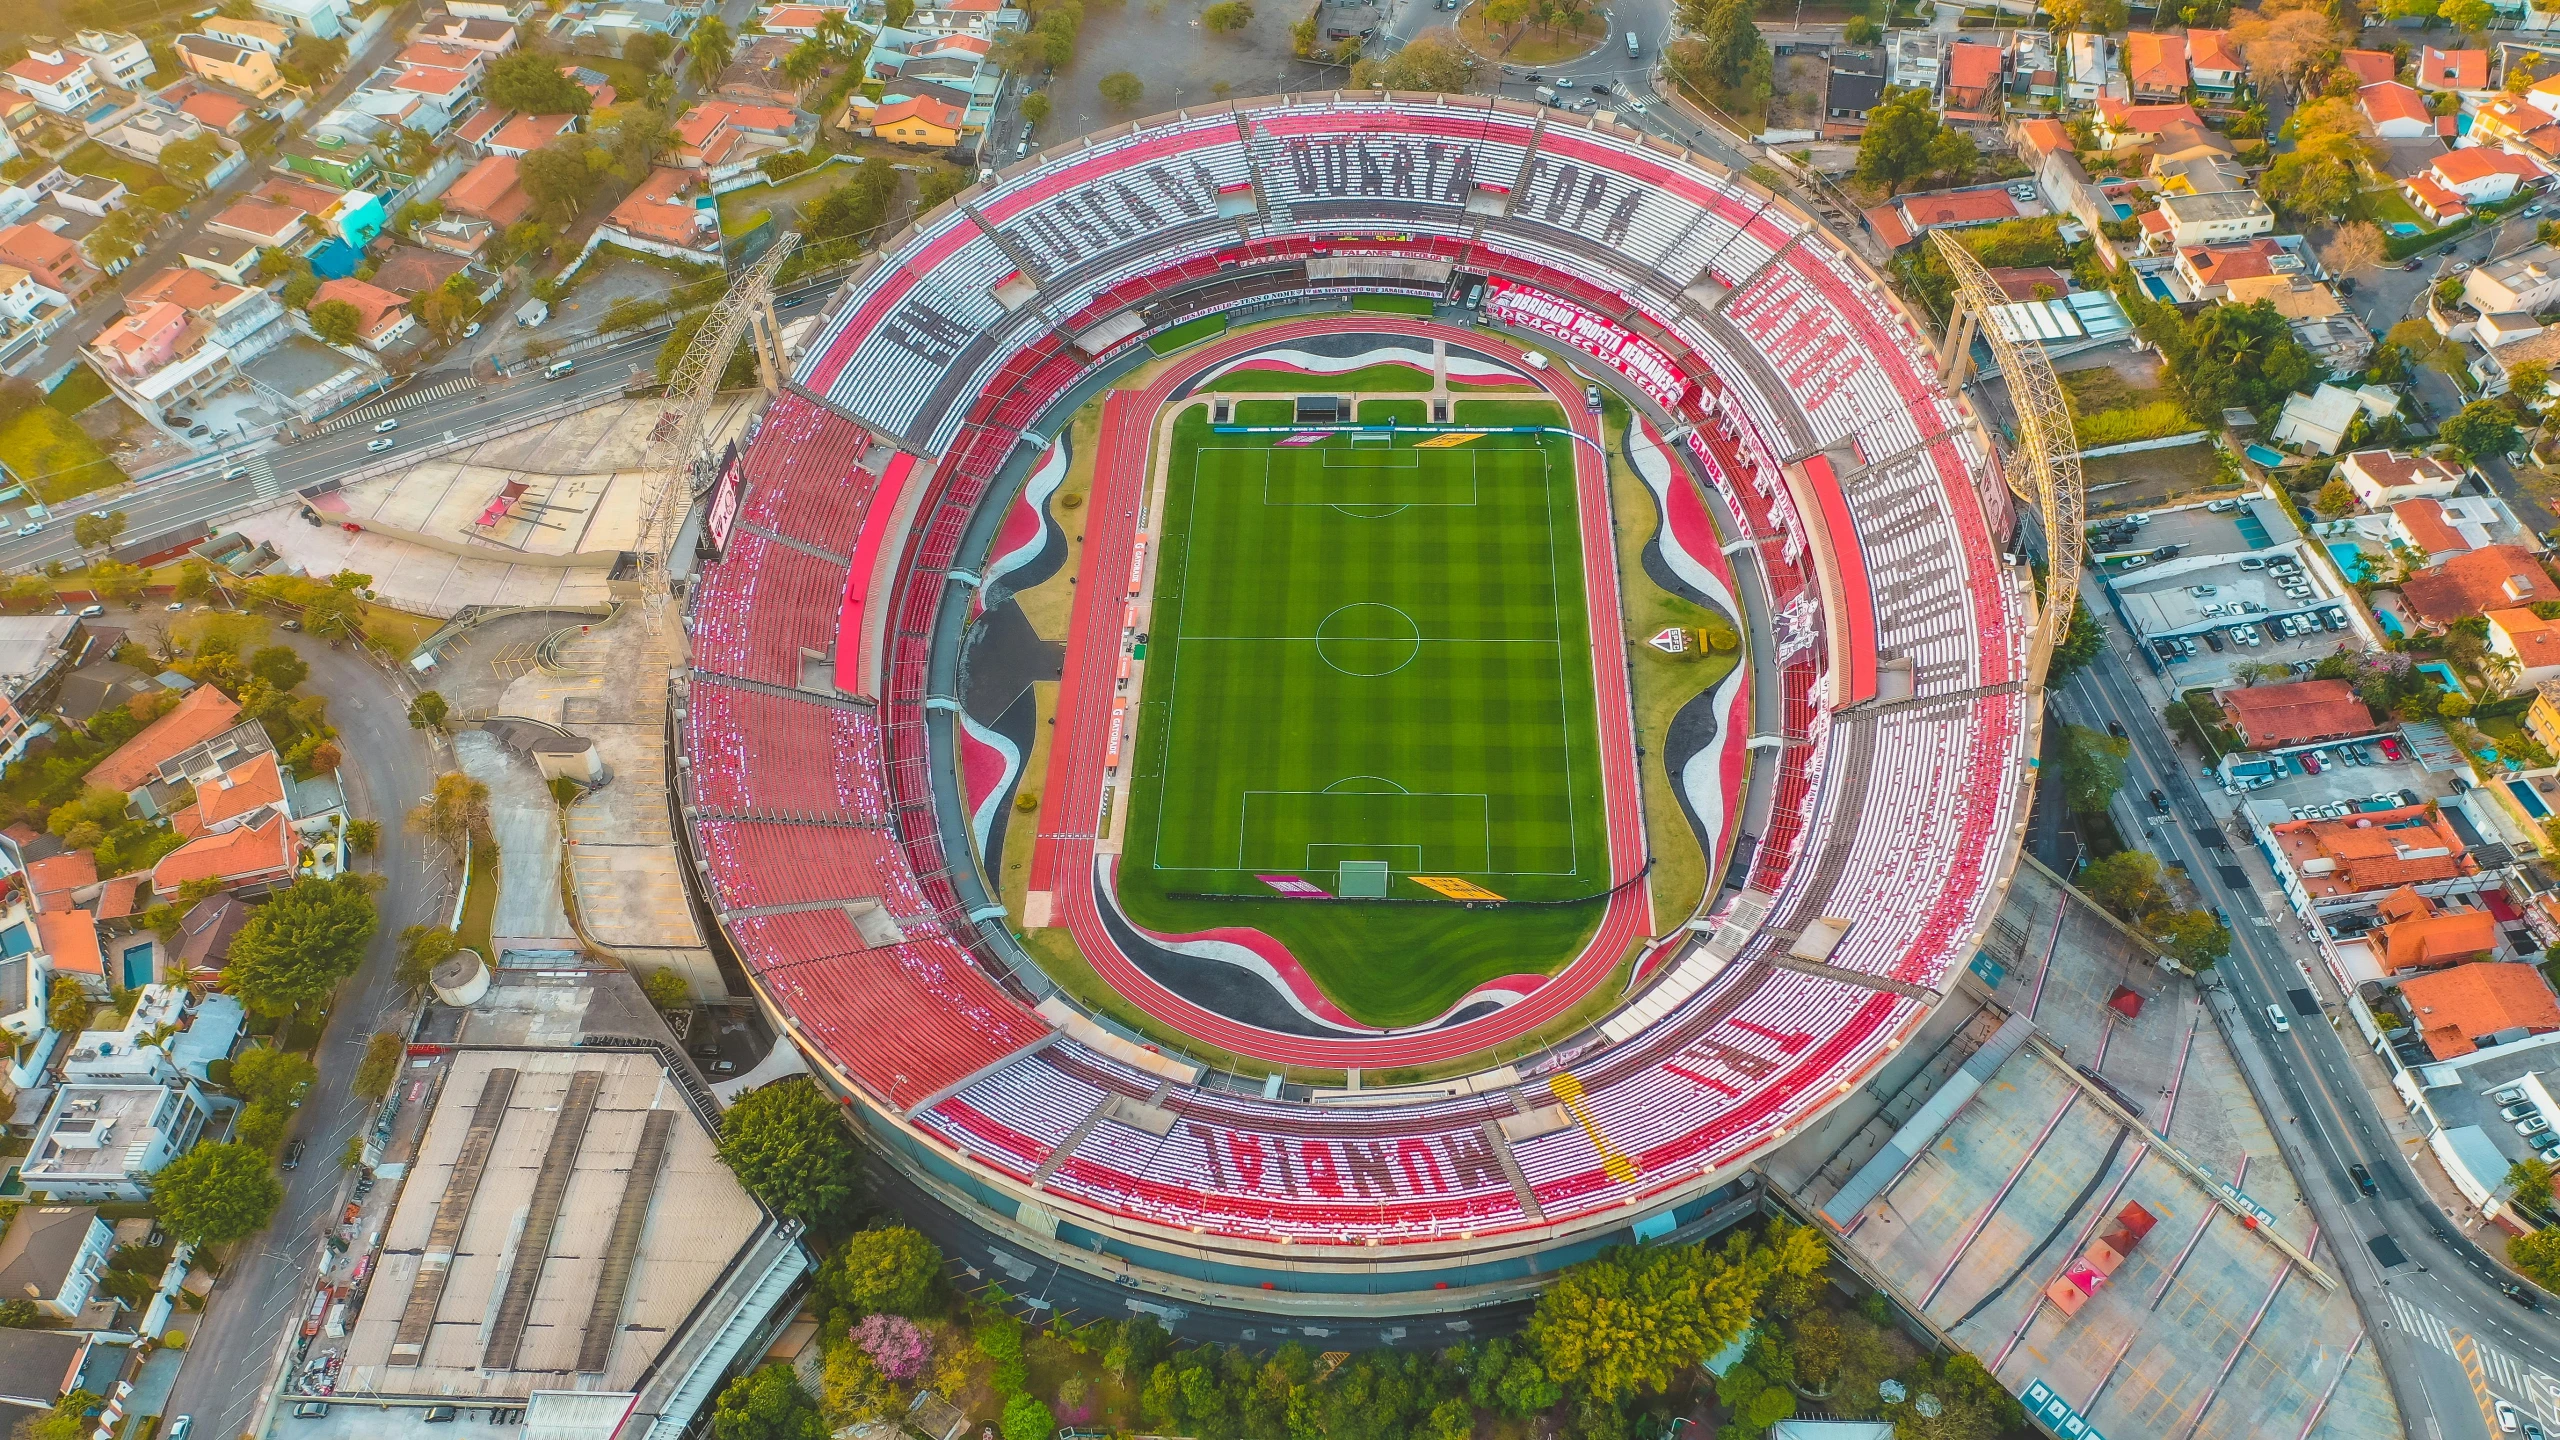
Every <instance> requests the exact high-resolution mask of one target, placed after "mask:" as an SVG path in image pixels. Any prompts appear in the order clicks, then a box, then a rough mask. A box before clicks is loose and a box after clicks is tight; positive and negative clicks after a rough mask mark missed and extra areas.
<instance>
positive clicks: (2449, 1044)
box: [2400, 961, 2560, 1060]
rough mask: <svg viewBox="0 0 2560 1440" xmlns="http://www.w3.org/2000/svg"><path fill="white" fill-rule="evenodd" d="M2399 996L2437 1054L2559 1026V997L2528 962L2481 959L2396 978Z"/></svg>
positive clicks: (2447, 1056)
mask: <svg viewBox="0 0 2560 1440" xmlns="http://www.w3.org/2000/svg"><path fill="white" fill-rule="evenodd" d="M2400 999H2401V1002H2402V1003H2403V1004H2405V1005H2407V1006H2408V1008H2409V1018H2410V1019H2411V1021H2413V1022H2414V1023H2415V1024H2416V1025H2417V1027H2418V1034H2419V1035H2420V1036H2421V1037H2422V1038H2423V1039H2425V1041H2426V1042H2427V1050H2428V1053H2430V1054H2432V1055H2434V1056H2435V1057H2436V1058H2437V1059H2439V1060H2451V1059H2453V1058H2455V1057H2456V1056H2461V1055H2468V1054H2470V1053H2471V1052H2472V1051H2474V1050H2478V1049H2481V1048H2482V1047H2484V1046H2488V1045H2500V1044H2508V1043H2512V1042H2514V1041H2517V1040H2522V1039H2525V1038H2527V1037H2529V1036H2534V1035H2548V1034H2550V1033H2551V1032H2552V1031H2554V1030H2560V1000H2555V999H2554V998H2553V997H2552V994H2551V986H2550V984H2549V983H2548V982H2546V981H2545V980H2544V979H2543V978H2542V972H2541V971H2539V970H2537V969H2535V968H2534V967H2533V966H2531V965H2521V964H2516V963H2514V962H2511V961H2510V962H2494V961H2484V962H2479V963H2475V964H2470V965H2456V966H2454V967H2453V968H2452V969H2450V970H2439V971H2436V972H2435V973H2433V974H2429V975H2418V976H2413V977H2411V978H2409V979H2407V980H2404V981H2402V982H2400Z"/></svg>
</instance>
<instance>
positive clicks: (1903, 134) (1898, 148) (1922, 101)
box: [1858, 90, 1941, 195]
mask: <svg viewBox="0 0 2560 1440" xmlns="http://www.w3.org/2000/svg"><path fill="white" fill-rule="evenodd" d="M1940 123H1941V122H1940V121H1939V119H1938V112H1937V111H1935V110H1932V109H1930V108H1929V92H1928V91H1926V90H1897V91H1895V92H1894V93H1893V94H1891V95H1887V96H1886V97H1884V99H1883V100H1882V101H1881V102H1880V103H1878V104H1877V105H1876V107H1875V108H1874V109H1873V110H1870V111H1868V112H1867V131H1866V134H1865V135H1863V136H1861V137H1860V138H1859V140H1858V178H1859V179H1861V180H1864V181H1866V182H1867V183H1869V184H1871V185H1882V186H1884V187H1885V194H1887V195H1891V194H1893V193H1894V192H1896V191H1898V190H1900V189H1901V188H1902V185H1903V182H1904V181H1906V180H1913V179H1917V178H1918V177H1920V176H1922V175H1925V174H1927V173H1928V170H1929V142H1930V141H1932V140H1935V139H1936V138H1938V129H1939V125H1940Z"/></svg>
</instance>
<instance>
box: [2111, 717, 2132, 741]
mask: <svg viewBox="0 0 2560 1440" xmlns="http://www.w3.org/2000/svg"><path fill="white" fill-rule="evenodd" d="M2107 733H2108V734H2110V735H2113V736H2114V737H2116V738H2117V739H2119V740H2122V739H2126V738H2127V736H2126V735H2125V733H2124V722H2123V721H2121V720H2110V721H2108V722H2107Z"/></svg>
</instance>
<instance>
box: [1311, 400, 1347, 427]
mask: <svg viewBox="0 0 2560 1440" xmlns="http://www.w3.org/2000/svg"><path fill="white" fill-rule="evenodd" d="M1349 411H1350V407H1349V406H1346V405H1344V404H1343V403H1342V397H1341V396H1339V395H1301V396H1299V397H1298V423H1299V424H1301V425H1339V424H1341V423H1342V422H1343V421H1345V420H1348V419H1349V418H1351V417H1350V413H1349Z"/></svg>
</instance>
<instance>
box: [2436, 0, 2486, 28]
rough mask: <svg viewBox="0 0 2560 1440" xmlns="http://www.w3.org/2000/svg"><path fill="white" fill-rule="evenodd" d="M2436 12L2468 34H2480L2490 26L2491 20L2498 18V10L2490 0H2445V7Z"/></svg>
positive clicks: (2448, 22)
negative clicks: (2491, 4) (2490, 3)
mask: <svg viewBox="0 0 2560 1440" xmlns="http://www.w3.org/2000/svg"><path fill="white" fill-rule="evenodd" d="M2436 13H2437V14H2438V15H2441V16H2443V17H2444V20H2445V23H2446V24H2449V25H2451V26H2452V27H2453V28H2454V29H2456V30H2459V31H2461V32H2463V33H2464V34H2466V35H2477V34H2479V33H2480V32H2482V31H2484V30H2486V29H2488V28H2489V22H2490V21H2492V20H2495V19H2496V18H2498V12H2497V11H2496V10H2495V9H2492V8H2491V7H2490V5H2489V0H2445V3H2444V6H2443V8H2442V9H2439V10H2438V11H2436Z"/></svg>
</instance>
